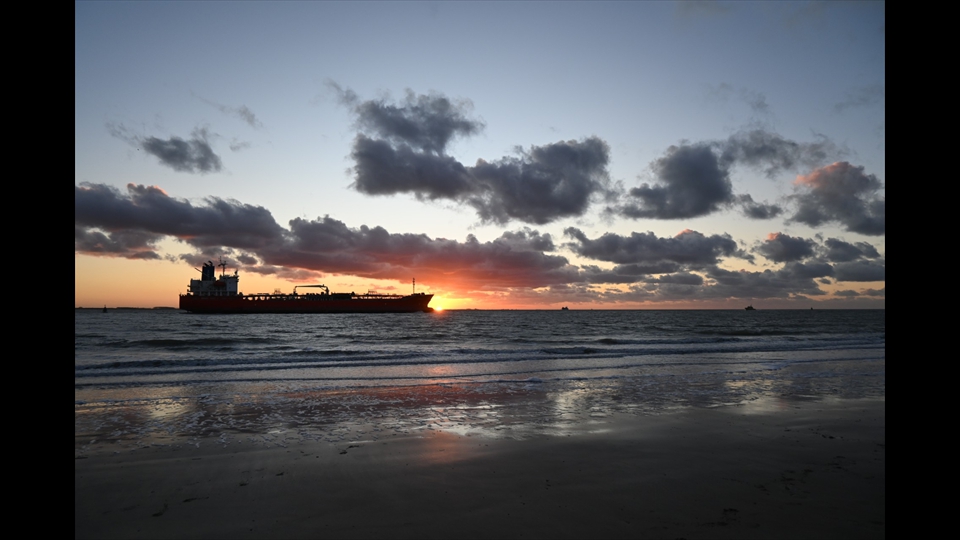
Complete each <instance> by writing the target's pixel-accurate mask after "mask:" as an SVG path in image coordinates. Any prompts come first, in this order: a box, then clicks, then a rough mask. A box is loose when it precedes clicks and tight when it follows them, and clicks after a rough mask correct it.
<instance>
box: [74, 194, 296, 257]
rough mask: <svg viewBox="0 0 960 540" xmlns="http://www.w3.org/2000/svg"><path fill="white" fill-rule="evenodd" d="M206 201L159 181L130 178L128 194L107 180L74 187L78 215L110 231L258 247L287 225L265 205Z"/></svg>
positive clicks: (88, 223)
mask: <svg viewBox="0 0 960 540" xmlns="http://www.w3.org/2000/svg"><path fill="white" fill-rule="evenodd" d="M205 202H206V206H193V205H192V204H191V203H190V202H188V201H184V200H179V199H174V198H172V197H170V196H168V195H167V194H166V193H165V192H164V191H163V190H162V189H160V188H158V187H155V186H143V185H136V184H127V194H126V195H123V194H121V193H120V192H119V191H118V190H116V189H115V188H112V187H110V186H107V185H104V184H88V183H84V184H81V185H79V186H75V187H74V221H75V224H76V225H78V226H80V227H85V228H97V229H101V230H105V231H142V232H147V233H152V234H160V235H169V236H174V237H177V238H179V239H181V240H183V241H184V242H187V243H189V244H191V245H194V246H197V247H206V246H209V247H217V246H233V247H237V248H244V249H254V248H258V247H262V246H265V245H269V244H271V243H275V242H278V241H280V240H281V239H282V237H283V232H284V231H283V229H282V228H281V227H280V226H279V225H278V224H277V223H276V221H274V219H273V216H272V215H271V214H270V212H269V211H268V210H266V209H265V208H263V207H262V206H252V205H248V204H241V203H238V202H236V201H225V200H223V199H219V198H215V197H211V198H208V199H207V200H206V201H205Z"/></svg>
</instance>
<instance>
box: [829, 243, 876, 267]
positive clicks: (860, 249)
mask: <svg viewBox="0 0 960 540" xmlns="http://www.w3.org/2000/svg"><path fill="white" fill-rule="evenodd" d="M824 245H825V246H826V253H825V255H824V256H825V257H826V259H827V260H829V261H831V262H849V261H855V260H857V259H876V258H879V257H880V253H879V252H878V251H877V248H875V247H873V246H872V245H870V244H868V243H867V242H857V243H855V244H850V243H848V242H844V241H843V240H838V239H836V238H828V239H827V240H826V241H824Z"/></svg>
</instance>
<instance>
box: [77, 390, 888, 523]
mask: <svg viewBox="0 0 960 540" xmlns="http://www.w3.org/2000/svg"><path fill="white" fill-rule="evenodd" d="M514 406H516V407H525V406H526V405H525V404H523V403H516V404H514ZM520 416H523V415H520ZM534 428H535V426H534ZM374 429H377V428H374ZM276 431H277V432H271V431H267V432H263V431H261V432H247V433H243V434H240V435H238V436H237V437H236V438H233V439H230V438H226V437H224V435H222V434H221V435H220V436H219V437H216V436H214V435H206V436H202V435H199V434H195V436H194V437H193V438H190V439H189V440H184V438H183V437H180V436H178V435H176V434H171V438H170V441H168V442H169V443H164V442H162V441H157V442H156V443H155V444H150V445H147V446H139V447H135V448H132V449H131V448H130V447H129V446H122V445H116V446H110V445H104V446H102V447H97V448H93V446H92V445H89V444H88V443H85V444H87V446H85V448H86V449H87V451H80V452H79V453H77V455H76V456H75V457H76V459H75V467H74V471H75V499H74V501H75V502H74V504H75V512H74V520H75V527H74V532H75V537H76V538H227V537H229V538H315V537H320V536H333V537H344V538H370V537H377V538H393V537H421V538H431V537H441V536H442V537H483V538H502V537H510V538H519V537H531V536H533V537H561V538H576V537H613V538H626V537H629V538H680V537H682V538H690V539H692V538H810V537H818V538H884V537H885V399H884V398H873V399H833V398H826V399H810V400H803V399H798V398H793V399H790V400H773V401H772V402H763V403H760V402H757V403H746V404H742V405H729V406H723V407H712V408H697V407H691V408H686V409H682V410H675V411H668V412H663V413H660V414H627V413H622V412H611V413H607V414H604V415H602V416H599V417H593V416H591V415H589V414H584V415H581V416H580V417H579V418H578V419H577V420H576V421H574V422H571V423H569V424H568V425H566V426H565V428H564V429H563V430H559V431H557V430H550V431H538V430H537V429H525V430H524V429H520V430H511V429H507V430H505V431H503V432H502V433H499V434H498V433H497V432H496V430H489V431H486V432H484V433H481V434H477V433H476V432H469V431H466V432H464V431H460V432H458V431H457V430H456V429H455V424H447V425H440V424H431V425H427V426H420V427H419V428H418V429H406V430H404V431H397V430H394V431H393V432H392V433H389V432H374V431H371V430H370V427H369V422H368V423H366V424H365V423H364V421H363V418H362V417H356V418H355V422H354V429H353V430H352V431H347V432H344V433H342V434H341V436H340V437H338V438H337V439H336V440H332V442H331V439H330V438H329V437H328V438H326V439H321V438H305V437H302V436H300V435H298V434H297V433H296V430H295V429H289V430H287V431H284V430H276ZM387 431H389V430H387ZM76 439H77V443H76V444H77V447H78V449H80V448H81V447H83V445H82V444H81V443H82V442H83V441H82V440H81V439H82V437H81V436H80V435H79V434H78V435H76ZM175 441H177V442H175ZM113 448H117V449H113Z"/></svg>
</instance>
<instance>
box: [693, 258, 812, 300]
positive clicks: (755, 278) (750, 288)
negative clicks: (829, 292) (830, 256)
mask: <svg viewBox="0 0 960 540" xmlns="http://www.w3.org/2000/svg"><path fill="white" fill-rule="evenodd" d="M706 277H707V279H708V280H709V281H710V286H709V287H704V289H703V295H704V296H705V297H710V298H790V297H795V296H797V295H806V296H822V295H824V294H825V293H824V292H823V291H822V290H820V288H819V287H818V286H817V283H816V282H815V281H814V280H813V279H811V278H809V277H804V276H802V275H799V273H797V272H793V271H790V270H787V269H782V270H779V271H772V270H763V271H761V272H747V271H732V270H725V269H722V268H719V267H717V266H713V267H710V268H709V269H708V271H707V273H706Z"/></svg>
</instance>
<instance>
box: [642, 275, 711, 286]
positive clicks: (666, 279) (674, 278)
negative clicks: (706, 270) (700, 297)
mask: <svg viewBox="0 0 960 540" xmlns="http://www.w3.org/2000/svg"><path fill="white" fill-rule="evenodd" d="M654 282H656V283H672V284H677V285H697V286H700V285H703V276H700V275H698V274H691V273H689V272H678V273H676V274H665V275H662V276H660V277H659V278H657V279H656V280H654Z"/></svg>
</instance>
